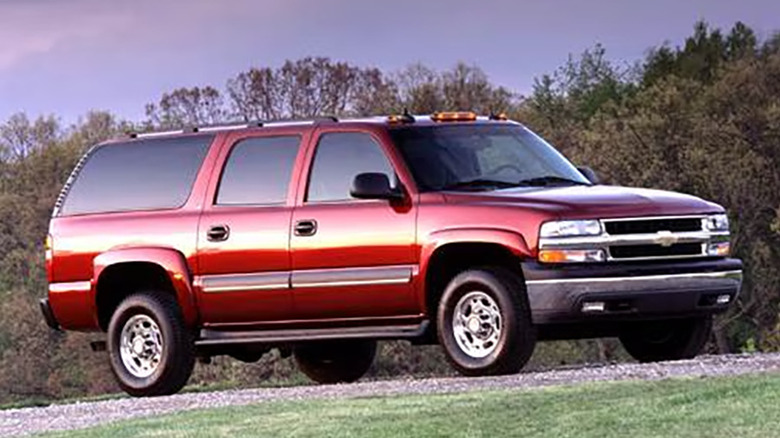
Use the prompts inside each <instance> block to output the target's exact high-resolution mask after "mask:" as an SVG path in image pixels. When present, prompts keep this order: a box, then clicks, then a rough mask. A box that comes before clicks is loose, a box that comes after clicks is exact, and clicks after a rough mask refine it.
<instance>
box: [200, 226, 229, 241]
mask: <svg viewBox="0 0 780 438" xmlns="http://www.w3.org/2000/svg"><path fill="white" fill-rule="evenodd" d="M228 237H230V227H228V226H227V225H212V226H211V227H209V230H208V231H206V238H207V239H208V240H210V241H212V242H223V241H225V240H227V239H228Z"/></svg>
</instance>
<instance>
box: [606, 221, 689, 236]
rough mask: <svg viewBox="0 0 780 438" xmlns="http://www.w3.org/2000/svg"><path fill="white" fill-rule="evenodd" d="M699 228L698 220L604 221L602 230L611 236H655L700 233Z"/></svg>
mask: <svg viewBox="0 0 780 438" xmlns="http://www.w3.org/2000/svg"><path fill="white" fill-rule="evenodd" d="M701 227H702V221H701V219H700V218H666V219H636V220H620V221H604V229H605V230H606V231H607V233H609V234H611V235H613V236H614V235H621V234H655V233H657V232H659V231H671V232H673V233H679V232H686V231H701V230H702V228H701Z"/></svg>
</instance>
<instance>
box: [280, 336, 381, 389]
mask: <svg viewBox="0 0 780 438" xmlns="http://www.w3.org/2000/svg"><path fill="white" fill-rule="evenodd" d="M293 354H294V355H295V362H296V363H297V364H298V367H299V368H300V370H301V371H302V372H303V374H306V376H307V377H309V378H310V379H312V380H314V381H315V382H317V383H352V382H354V381H356V380H358V379H360V378H361V377H363V375H365V374H366V372H367V371H368V369H369V368H371V364H373V363H374V358H375V357H376V341H370V340H355V341H327V342H317V343H311V344H305V345H299V346H297V347H295V350H294V352H293Z"/></svg>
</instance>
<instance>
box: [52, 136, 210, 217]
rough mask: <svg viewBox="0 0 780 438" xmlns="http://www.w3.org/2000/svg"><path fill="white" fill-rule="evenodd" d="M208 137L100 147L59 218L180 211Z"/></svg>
mask: <svg viewBox="0 0 780 438" xmlns="http://www.w3.org/2000/svg"><path fill="white" fill-rule="evenodd" d="M212 139H213V136H211V135H209V136H202V135H201V136H188V137H176V138H161V139H149V140H137V141H132V142H127V143H113V144H108V145H105V146H100V147H98V148H96V149H95V150H94V151H93V152H92V154H91V155H90V156H89V157H88V158H87V161H86V163H85V164H84V167H83V168H82V169H81V171H80V172H79V174H78V176H77V177H76V179H75V181H74V182H73V185H72V186H71V188H70V190H69V191H68V194H67V197H66V198H65V200H64V202H63V204H62V207H61V209H60V214H63V215H73V214H84V213H98V212H111V211H127V210H153V209H165V208H177V207H181V206H182V205H184V203H185V202H186V201H187V198H188V197H189V194H190V190H191V188H192V184H193V182H194V181H195V177H196V176H197V173H198V169H200V165H201V163H202V162H203V158H204V157H205V156H206V152H207V150H208V147H209V145H210V144H211V141H212Z"/></svg>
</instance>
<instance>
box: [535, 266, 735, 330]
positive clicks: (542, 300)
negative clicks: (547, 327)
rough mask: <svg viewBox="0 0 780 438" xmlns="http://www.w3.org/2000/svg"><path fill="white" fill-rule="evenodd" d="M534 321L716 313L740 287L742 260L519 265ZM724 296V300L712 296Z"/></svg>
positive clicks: (606, 319) (661, 316)
mask: <svg viewBox="0 0 780 438" xmlns="http://www.w3.org/2000/svg"><path fill="white" fill-rule="evenodd" d="M523 272H524V274H525V279H526V286H527V290H528V300H529V304H530V306H531V311H532V315H533V322H534V323H535V324H550V323H561V322H563V323H568V322H585V321H609V320H635V319H653V318H666V317H670V318H671V317H684V316H689V315H690V316H694V315H702V314H712V313H717V312H722V311H724V310H726V309H727V308H728V306H729V305H730V304H731V303H732V302H733V301H734V300H735V298H736V297H737V295H738V294H739V290H740V287H741V285H742V262H741V261H739V260H737V259H709V260H696V261H675V262H663V263H658V262H645V263H636V262H635V263H605V264H599V265H595V264H594V265H587V264H580V265H543V264H539V263H535V262H527V263H523ZM723 296H728V301H726V302H722V301H718V298H719V297H721V299H723Z"/></svg>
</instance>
